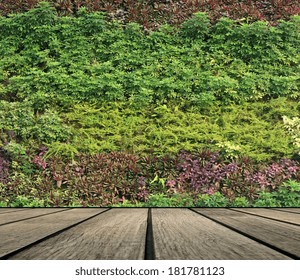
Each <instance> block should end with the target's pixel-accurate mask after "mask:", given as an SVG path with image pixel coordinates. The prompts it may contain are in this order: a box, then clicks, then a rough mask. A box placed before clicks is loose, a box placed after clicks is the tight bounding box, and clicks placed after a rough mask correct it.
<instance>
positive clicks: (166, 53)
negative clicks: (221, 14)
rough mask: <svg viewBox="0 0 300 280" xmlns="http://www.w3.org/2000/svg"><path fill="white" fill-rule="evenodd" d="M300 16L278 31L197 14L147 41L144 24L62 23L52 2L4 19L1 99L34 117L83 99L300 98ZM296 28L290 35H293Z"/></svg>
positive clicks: (142, 102) (139, 102)
mask: <svg viewBox="0 0 300 280" xmlns="http://www.w3.org/2000/svg"><path fill="white" fill-rule="evenodd" d="M297 19H298V17H296V16H295V17H293V19H292V20H291V21H290V22H288V23H286V22H282V23H281V24H280V25H279V26H278V27H269V26H267V24H266V23H265V22H260V21H258V22H255V23H253V24H248V23H243V24H241V25H240V24H238V23H237V22H235V21H233V20H229V19H221V20H220V21H219V22H218V23H216V24H215V25H211V24H210V22H209V19H208V16H207V15H206V14H204V13H196V14H195V15H194V16H193V17H192V18H191V19H189V20H187V21H186V22H185V23H184V24H183V25H182V27H181V29H179V30H177V31H176V30H174V29H173V28H172V27H170V26H168V25H162V26H160V28H159V29H157V30H156V31H153V32H150V34H148V35H146V34H144V33H143V32H142V28H141V27H140V26H139V25H138V24H136V23H129V24H127V25H125V26H123V25H122V24H121V23H120V22H117V21H111V22H109V21H106V20H105V15H104V14H102V13H87V12H86V11H85V10H84V9H81V10H79V11H78V14H77V17H58V16H56V14H55V13H54V12H53V10H52V9H51V7H50V6H49V5H48V4H45V3H43V4H41V5H40V6H39V7H38V8H36V9H33V10H30V11H29V12H27V13H24V14H17V15H13V16H11V17H8V18H3V17H1V18H0V26H1V28H0V30H1V31H0V58H1V59H0V69H1V71H0V84H1V87H0V94H1V96H2V97H5V98H6V100H8V101H23V100H26V101H30V102H31V103H32V106H33V108H34V110H35V111H40V110H42V111H43V110H45V109H47V108H52V107H53V105H56V106H59V107H60V108H63V109H67V108H68V107H69V105H70V104H72V103H73V104H74V103H76V102H83V101H85V102H96V103H98V104H99V103H103V102H114V101H129V102H131V103H134V104H135V105H136V106H137V107H138V108H141V107H143V106H146V105H147V104H154V105H155V106H157V105H161V104H167V103H168V104H170V103H173V104H174V103H177V104H181V106H182V107H189V106H195V107H198V108H203V106H204V107H205V106H207V105H211V104H212V103H213V101H214V100H218V101H220V102H221V103H222V104H223V105H226V104H230V103H242V102H244V101H249V100H250V101H254V100H264V99H268V98H270V97H276V98H277V97H280V96H286V97H289V98H294V99H296V98H299V83H298V81H299V61H300V55H299V51H298V46H299V40H300V38H299V32H298V20H297ZM286 31H288V35H289V36H287V35H286Z"/></svg>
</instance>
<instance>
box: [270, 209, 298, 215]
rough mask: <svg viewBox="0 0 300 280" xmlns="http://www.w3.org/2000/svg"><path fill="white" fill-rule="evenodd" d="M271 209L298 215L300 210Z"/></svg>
mask: <svg viewBox="0 0 300 280" xmlns="http://www.w3.org/2000/svg"><path fill="white" fill-rule="evenodd" d="M272 209H273V210H276V211H282V212H289V213H296V214H300V208H272Z"/></svg>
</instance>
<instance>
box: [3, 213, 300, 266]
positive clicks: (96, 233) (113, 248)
mask: <svg viewBox="0 0 300 280" xmlns="http://www.w3.org/2000/svg"><path fill="white" fill-rule="evenodd" d="M0 259H19V260H20V259H28V260H32V259H42V260H45V259H56V260H59V259H63V260H69V259H71V260H86V259H90V260H104V259H111V260H113V259H117V260H121V259H127V260H136V259H160V260H172V259H175V260H182V259H186V260H205V259H206V260H208V259H212V260H218V259H233V260H242V259H248V260H249V259H253V260H254V259H271V260H275V259H280V260H284V259H300V208H280V209H253V208H251V209H250V208H245V209H241V208H239V209H223V208H220V209H217V208H215V209H213V208H192V209H186V208H169V209H168V208H152V209H147V208H114V209H108V208H76V209H63V208H49V209H26V208H24V209H22V208H21V209H20V208H2V209H1V208H0Z"/></svg>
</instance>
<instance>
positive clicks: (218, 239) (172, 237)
mask: <svg viewBox="0 0 300 280" xmlns="http://www.w3.org/2000/svg"><path fill="white" fill-rule="evenodd" d="M152 224H153V237H154V245H155V247H154V250H155V256H156V259H174V260H176V259H179V260H182V259H198V260H207V259H237V260H242V259H289V258H288V257H287V256H285V255H283V254H281V253H278V252H276V251H275V250H272V249H270V248H268V247H266V246H263V245H261V244H259V243H257V242H255V241H253V240H251V239H249V238H247V237H245V236H243V235H240V234H238V233H236V232H234V231H232V230H230V229H228V228H226V227H224V226H221V225H219V224H217V223H215V222H213V221H211V220H209V219H207V218H205V217H203V216H201V215H199V214H197V213H195V212H193V211H191V210H189V209H163V208H156V209H152Z"/></svg>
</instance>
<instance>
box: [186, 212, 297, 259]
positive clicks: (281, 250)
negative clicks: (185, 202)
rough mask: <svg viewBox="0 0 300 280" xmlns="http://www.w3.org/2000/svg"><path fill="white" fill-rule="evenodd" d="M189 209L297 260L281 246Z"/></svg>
mask: <svg viewBox="0 0 300 280" xmlns="http://www.w3.org/2000/svg"><path fill="white" fill-rule="evenodd" d="M189 210H191V211H193V212H195V213H197V214H198V215H201V216H203V217H205V218H207V219H209V220H211V221H214V222H215V223H217V224H219V225H222V226H224V227H226V228H228V229H230V230H232V231H234V232H237V233H239V234H241V235H243V236H245V237H247V238H249V239H251V240H253V241H256V242H257V243H259V244H262V245H264V246H266V247H268V248H270V249H272V250H274V251H276V252H278V253H281V254H283V255H286V256H288V257H290V258H292V259H294V260H299V256H297V255H295V254H293V253H290V252H287V251H286V250H283V249H281V248H278V247H277V246H274V245H272V244H269V243H267V242H265V241H263V240H260V239H258V238H256V237H254V236H252V235H250V234H248V233H245V232H244V231H241V230H239V229H237V228H235V227H233V226H230V225H228V224H226V223H223V222H221V221H219V220H217V219H215V218H213V217H210V216H209V215H206V214H204V213H200V212H198V211H196V210H194V209H193V208H189Z"/></svg>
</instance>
